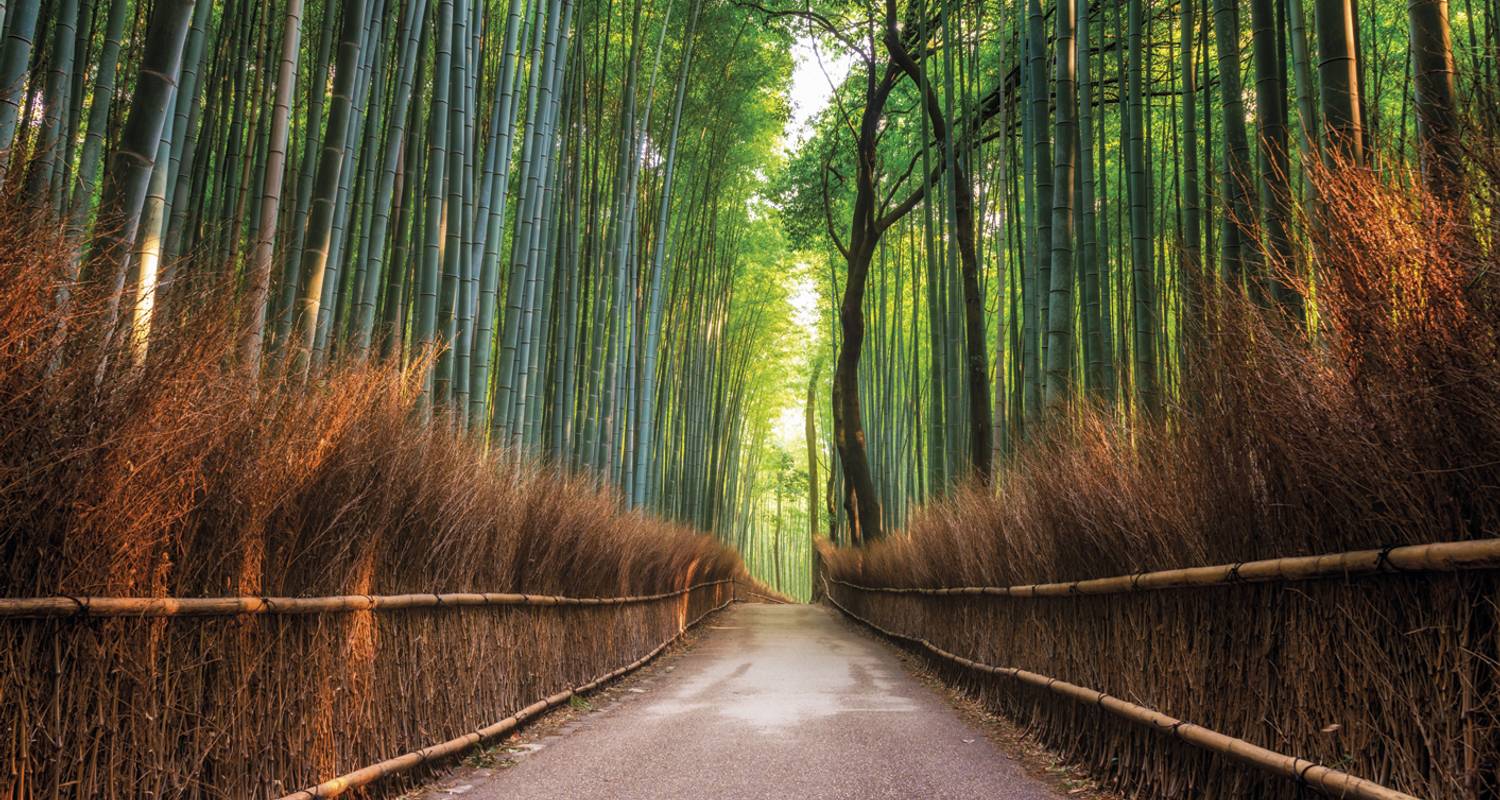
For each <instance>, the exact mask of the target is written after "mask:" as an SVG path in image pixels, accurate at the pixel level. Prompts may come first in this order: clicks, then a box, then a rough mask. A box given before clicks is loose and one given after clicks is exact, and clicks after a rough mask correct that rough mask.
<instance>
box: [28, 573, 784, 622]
mask: <svg viewBox="0 0 1500 800" xmlns="http://www.w3.org/2000/svg"><path fill="white" fill-rule="evenodd" d="M733 582H734V579H732V578H725V579H723V580H717V581H705V582H702V583H695V584H693V585H692V586H688V587H686V588H683V589H678V590H676V591H672V592H658V593H656V594H643V595H631V596H627V597H563V596H560V595H548V594H513V593H499V592H448V593H439V594H429V593H420V594H387V595H370V594H346V595H334V596H330V597H252V596H242V597H69V596H59V597H26V598H0V618H3V617H216V616H238V615H257V614H330V613H337V612H343V611H401V610H407V609H414V608H447V607H461V606H623V605H633V604H636V603H649V602H652V601H653V600H664V599H666V598H669V597H680V596H682V595H684V594H687V593H688V592H691V591H694V590H696V589H701V588H703V587H705V586H717V585H719V584H722V583H733ZM746 591H747V592H748V593H752V594H754V593H756V592H754V590H751V589H747V590H746Z"/></svg>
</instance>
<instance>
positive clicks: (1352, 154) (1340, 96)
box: [1314, 0, 1364, 169]
mask: <svg viewBox="0 0 1500 800" xmlns="http://www.w3.org/2000/svg"><path fill="white" fill-rule="evenodd" d="M1314 8H1315V11H1316V14H1317V27H1318V77H1319V79H1320V83H1321V92H1320V94H1321V95H1322V106H1323V144H1324V149H1323V156H1324V159H1325V161H1326V162H1327V164H1328V166H1329V168H1330V169H1336V168H1338V167H1339V166H1341V165H1343V164H1345V163H1348V164H1353V165H1358V164H1361V163H1363V162H1364V133H1363V123H1362V121H1361V119H1360V109H1359V67H1358V64H1357V63H1356V58H1355V47H1354V22H1355V21H1354V13H1353V11H1352V9H1351V7H1350V0H1316V4H1315V6H1314Z"/></svg>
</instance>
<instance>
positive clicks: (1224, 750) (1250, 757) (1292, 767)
mask: <svg viewBox="0 0 1500 800" xmlns="http://www.w3.org/2000/svg"><path fill="white" fill-rule="evenodd" d="M828 600H829V602H831V603H833V604H834V605H835V606H837V607H838V609H839V610H840V611H842V612H844V613H845V614H847V615H849V617H851V618H853V619H856V620H858V621H860V622H862V623H864V624H865V625H868V626H869V627H870V628H872V629H874V630H876V631H878V632H880V633H881V634H883V635H885V636H888V637H890V638H892V639H900V640H903V641H907V642H911V643H913V644H916V645H920V646H921V647H923V648H924V649H926V650H928V651H929V652H931V653H933V654H934V655H937V656H939V657H941V658H944V659H946V660H948V661H952V662H953V663H955V664H958V665H960V666H963V667H965V668H968V669H972V670H976V671H979V672H987V673H989V674H991V675H1004V676H1006V677H1009V678H1014V679H1016V680H1019V681H1021V682H1023V683H1028V684H1031V685H1032V686H1036V687H1038V688H1041V689H1046V690H1048V691H1051V692H1055V693H1057V694H1060V695H1064V696H1066V697H1070V698H1072V699H1074V700H1077V701H1078V702H1080V703H1093V704H1094V705H1097V706H1098V707H1100V708H1102V709H1104V710H1105V711H1108V712H1109V713H1111V714H1114V715H1115V716H1117V717H1120V718H1122V719H1124V720H1127V721H1129V722H1134V723H1136V724H1138V725H1143V726H1146V727H1149V728H1151V729H1153V730H1155V731H1157V732H1158V733H1162V734H1166V735H1168V736H1173V737H1176V738H1177V739H1180V740H1182V741H1184V742H1187V743H1188V744H1191V745H1194V746H1196V747H1199V748H1202V749H1204V750H1208V751H1210V752H1213V753H1218V754H1220V755H1226V756H1229V757H1230V758H1233V759H1235V760H1237V761H1240V762H1242V763H1244V764H1247V765H1249V766H1252V767H1255V768H1257V769H1260V770H1263V771H1265V772H1269V773H1272V774H1275V775H1279V776H1281V777H1284V778H1289V779H1291V780H1294V781H1297V782H1299V783H1303V784H1306V785H1307V786H1310V787H1312V788H1313V789H1316V790H1318V791H1320V792H1323V793H1324V794H1327V795H1330V796H1333V797H1339V798H1345V799H1346V800H1419V798H1416V797H1414V796H1412V795H1409V794H1405V793H1403V792H1398V791H1396V790H1395V789H1390V788H1387V787H1385V786H1381V785H1380V784H1378V783H1374V782H1371V781H1367V780H1365V779H1364V778H1360V777H1356V776H1354V775H1350V774H1349V773H1347V772H1340V771H1339V770H1336V769H1330V768H1328V767H1325V766H1322V765H1320V764H1318V763H1316V762H1313V761H1308V760H1307V759H1305V758H1297V757H1295V756H1289V755H1286V754H1283V753H1278V752H1276V751H1274V750H1267V749H1266V748H1264V747H1261V746H1259V745H1256V744H1252V743H1251V742H1247V741H1245V740H1244V739H1237V738H1235V737H1233V736H1229V735H1228V734H1224V733H1220V732H1218V731H1215V730H1212V729H1209V728H1205V727H1203V726H1202V725H1194V724H1193V723H1191V722H1185V721H1183V720H1180V719H1177V718H1175V717H1170V716H1168V715H1166V714H1163V713H1161V712H1160V711H1156V710H1155V709H1151V708H1147V707H1146V706H1142V705H1137V704H1135V703H1132V702H1130V701H1128V700H1121V699H1120V698H1118V697H1114V696H1112V695H1109V694H1105V693H1104V692H1101V691H1099V690H1097V689H1090V688H1088V687H1086V686H1079V685H1078V684H1076V683H1069V682H1067V681H1064V680H1059V679H1057V678H1052V677H1049V676H1047V675H1042V674H1039V673H1036V672H1030V671H1028V670H1024V669H1020V668H1017V667H997V666H994V665H991V664H985V663H982V662H979V661H974V660H973V659H969V658H964V657H963V656H960V655H957V654H955V653H950V652H948V651H947V650H944V649H942V648H941V647H938V646H937V645H935V644H933V643H932V642H929V641H927V640H926V639H922V638H919V637H916V636H908V635H906V634H904V633H897V632H896V631H893V630H889V629H887V628H883V627H881V626H879V625H877V624H875V623H874V622H871V621H870V620H867V619H865V618H864V617H861V616H859V615H858V614H855V613H854V612H853V611H850V610H849V609H847V608H845V607H844V606H843V604H841V603H839V601H838V600H837V599H835V598H834V596H833V594H832V593H831V592H829V593H828Z"/></svg>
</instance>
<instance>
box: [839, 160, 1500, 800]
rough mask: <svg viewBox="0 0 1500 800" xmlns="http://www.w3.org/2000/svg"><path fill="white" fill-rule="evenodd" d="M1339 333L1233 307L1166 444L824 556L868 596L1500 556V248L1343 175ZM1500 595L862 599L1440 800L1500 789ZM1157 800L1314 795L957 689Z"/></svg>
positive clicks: (1090, 435)
mask: <svg viewBox="0 0 1500 800" xmlns="http://www.w3.org/2000/svg"><path fill="white" fill-rule="evenodd" d="M1322 194H1323V197H1324V208H1323V211H1322V212H1321V213H1320V215H1319V216H1318V218H1317V219H1316V220H1315V221H1314V222H1315V223H1316V224H1315V225H1313V226H1312V227H1311V228H1310V229H1311V230H1314V231H1315V236H1316V239H1317V242H1318V245H1319V248H1318V252H1320V253H1321V254H1322V257H1321V258H1320V259H1319V263H1318V268H1317V275H1318V283H1317V285H1316V286H1315V287H1311V288H1309V287H1306V286H1304V287H1303V289H1304V291H1305V292H1307V294H1308V296H1309V298H1310V302H1311V304H1312V305H1314V306H1315V307H1316V309H1317V312H1318V321H1317V328H1316V334H1315V335H1314V336H1311V337H1309V336H1307V335H1305V334H1304V333H1303V332H1302V331H1300V330H1297V329H1293V328H1292V327H1291V326H1290V325H1288V324H1287V323H1286V321H1285V320H1282V319H1280V318H1279V317H1278V316H1277V315H1276V314H1274V313H1265V312H1262V311H1261V310H1258V309H1256V308H1253V307H1251V306H1248V305H1247V304H1245V303H1243V302H1239V301H1236V300H1231V299H1228V298H1225V297H1222V296H1215V295H1213V294H1210V297H1209V298H1208V301H1207V308H1206V315H1205V316H1206V317H1207V319H1208V320H1210V322H1209V324H1207V325H1205V326H1204V329H1203V333H1202V336H1201V342H1202V346H1201V348H1200V349H1199V350H1198V352H1197V353H1196V354H1195V357H1194V358H1193V360H1192V362H1191V363H1190V364H1189V369H1188V370H1187V375H1186V377H1185V379H1184V385H1183V388H1182V395H1181V399H1180V402H1179V403H1178V405H1177V407H1175V408H1174V409H1173V411H1172V413H1171V414H1170V415H1169V417H1168V422H1166V423H1156V424H1135V425H1131V426H1129V427H1127V428H1125V429H1123V430H1122V429H1120V428H1119V427H1118V426H1117V425H1116V424H1115V423H1114V422H1112V421H1110V419H1109V418H1108V417H1107V416H1105V415H1101V414H1098V413H1090V414H1087V415H1086V416H1085V418H1084V419H1083V420H1082V421H1081V422H1079V423H1078V424H1077V425H1076V426H1075V427H1070V428H1068V429H1067V430H1064V431H1054V432H1052V434H1050V435H1049V436H1048V437H1047V438H1046V439H1045V440H1044V441H1039V442H1036V443H1034V444H1033V445H1032V446H1031V447H1029V448H1028V449H1026V450H1025V451H1024V452H1022V453H1021V454H1020V455H1019V456H1018V457H1017V459H1016V460H1015V462H1014V463H1013V464H1011V465H1010V468H1009V469H1008V470H1006V472H1005V473H1004V474H1003V476H1001V478H1000V485H999V487H998V490H997V491H995V492H990V491H985V490H976V489H973V488H970V489H967V490H964V491H962V492H960V493H959V494H958V495H957V496H955V497H953V498H951V499H949V500H947V501H945V502H942V503H939V504H937V505H935V506H933V507H931V508H928V509H925V510H924V511H923V512H922V513H920V514H919V515H918V516H917V517H916V518H915V520H914V522H913V524H912V526H911V529H910V531H909V532H908V533H906V534H903V535H899V536H895V537H892V538H890V539H888V540H887V541H884V542H881V543H878V544H876V545H874V546H872V547H869V548H867V549H865V550H860V551H837V552H826V553H824V561H825V564H826V565H827V569H828V571H829V573H830V574H831V575H833V576H835V577H839V578H842V579H845V580H849V581H853V582H856V583H863V584H867V585H897V586H954V585H997V586H1003V585H1010V584H1020V583H1032V582H1041V581H1068V580H1077V579H1083V578H1091V577H1101V576H1107V575H1119V574H1130V573H1135V572H1140V571H1146V570H1156V569H1166V568H1174V567H1185V566H1196V565H1204V564H1220V563H1232V562H1237V561H1245V560H1252V559H1258V558H1270V557H1276V556H1287V555H1305V554H1314V553H1325V552H1337V551H1344V550H1350V549H1358V548H1376V547H1381V546H1388V545H1400V544H1411V543H1422V542H1432V541H1443V540H1452V539H1463V538H1478V537H1488V536H1495V535H1500V524H1497V523H1500V493H1497V492H1496V488H1497V487H1500V362H1497V353H1500V304H1497V302H1496V301H1497V295H1496V292H1495V277H1496V276H1495V273H1496V270H1497V268H1500V254H1497V253H1496V251H1495V250H1494V249H1493V247H1490V248H1482V247H1480V246H1479V245H1478V244H1476V240H1482V239H1484V238H1485V236H1486V234H1485V233H1484V232H1483V231H1482V230H1481V231H1478V232H1476V231H1475V229H1474V228H1471V227H1470V226H1469V225H1467V224H1461V221H1456V220H1455V219H1453V218H1452V217H1451V216H1448V215H1446V214H1444V213H1443V212H1442V211H1441V210H1440V209H1439V208H1438V207H1437V206H1436V205H1435V204H1433V203H1431V202H1430V201H1428V200H1427V199H1425V198H1423V197H1422V196H1421V195H1420V194H1418V193H1414V192H1411V191H1409V190H1403V189H1399V188H1395V187H1390V186H1386V185H1383V184H1381V183H1379V182H1378V181H1376V180H1375V179H1373V178H1371V177H1369V176H1367V175H1363V174H1345V175H1341V176H1340V177H1339V178H1338V180H1336V181H1334V180H1330V181H1327V182H1326V183H1325V185H1324V191H1323V193H1322ZM1497 588H1500V583H1497V581H1496V579H1495V577H1493V576H1491V575H1471V576H1463V577H1456V576H1439V577H1436V578H1427V577H1405V576H1403V577H1399V578H1374V579H1370V580H1365V581H1355V582H1337V581H1333V582H1321V583H1311V584H1299V585H1294V586H1281V585H1260V586H1230V587H1222V588H1211V589H1202V590H1192V591H1181V592H1166V593H1151V594H1146V595H1139V596H1109V597H1098V598H1068V599H1055V600H1004V599H981V600H972V599H970V600H964V599H951V598H949V599H942V598H919V597H912V596H889V595H879V596H874V595H872V596H862V595H858V594H856V593H853V592H849V591H846V590H841V591H840V593H839V597H840V600H841V602H843V601H845V600H847V601H848V603H849V604H850V605H851V608H853V609H854V610H855V611H856V613H860V614H863V615H865V616H868V617H870V618H872V619H874V620H876V621H878V622H880V624H882V625H886V626H888V627H891V628H894V629H897V630H902V631H906V632H912V633H917V634H919V635H921V636H923V637H926V638H928V639H930V640H932V641H933V642H934V643H936V644H938V645H939V646H942V647H945V648H947V649H949V650H953V651H956V652H960V653H963V654H965V655H968V656H970V657H972V658H975V659H978V660H981V661H986V662H988V663H992V664H1000V665H1007V666H1019V667H1024V668H1027V669H1031V670H1034V671H1037V672H1041V673H1043V674H1048V675H1053V676H1056V677H1059V678H1063V679H1066V680H1070V681H1074V682H1076V683H1081V684H1083V685H1086V686H1090V687H1094V688H1097V689H1101V690H1104V691H1107V692H1110V693H1111V694H1114V695H1116V696H1120V697H1124V698H1127V699H1130V700H1133V701H1135V702H1139V703H1143V704H1145V705H1148V706H1153V707H1156V708H1158V709H1160V710H1162V711H1165V712H1167V713H1169V714H1172V715H1174V716H1177V717H1180V718H1184V719H1189V720H1192V721H1194V722H1197V723H1200V724H1203V725H1207V726H1209V727H1212V728H1216V729H1218V730H1221V731H1224V732H1226V733H1229V734H1231V735H1235V736H1241V737H1244V738H1247V739H1250V740H1252V741H1254V742H1256V743H1258V744H1261V745H1263V746H1266V747H1270V748H1272V749H1276V750H1280V751H1282V752H1285V753H1290V754H1294V755H1301V756H1306V757H1310V758H1315V759H1318V760H1321V761H1322V762H1323V763H1325V764H1327V765H1330V766H1336V767H1339V768H1341V769H1346V770H1348V771H1351V772H1353V773H1354V774H1357V775H1360V776H1362V777H1367V778H1370V779H1373V780H1377V781H1380V782H1384V783H1387V784H1388V785H1391V786H1394V787H1396V788H1399V789H1402V790H1404V791H1407V792H1410V793H1412V794H1415V795H1418V796H1421V797H1429V798H1449V797H1481V796H1484V797H1490V796H1494V794H1495V793H1496V792H1500V778H1497V771H1500V732H1497V731H1500V726H1497V718H1496V715H1497V712H1500V697H1497V696H1496V695H1495V691H1494V689H1495V687H1496V685H1497V680H1496V679H1497V677H1500V676H1497V660H1496V659H1497V640H1496V635H1495V622H1496V599H1497ZM949 674H950V675H952V677H954V678H955V679H958V680H961V681H962V682H964V683H965V685H967V686H970V687H971V688H973V689H974V690H975V691H976V692H979V693H981V694H982V695H983V696H984V697H985V698H986V700H987V701H988V702H989V703H990V704H991V706H992V707H995V708H998V709H1001V710H1004V711H1006V712H1007V713H1009V714H1011V715H1012V716H1014V717H1017V718H1019V719H1021V720H1023V721H1025V722H1026V723H1027V724H1028V725H1029V726H1031V727H1032V729H1033V730H1034V731H1036V732H1037V733H1039V734H1040V735H1041V736H1042V738H1044V739H1045V740H1046V741H1047V742H1049V743H1050V744H1052V745H1053V746H1055V747H1058V748H1060V749H1062V750H1064V751H1066V752H1067V753H1069V754H1070V755H1072V756H1073V757H1074V758H1077V759H1079V760H1080V761H1083V762H1085V763H1087V764H1089V765H1090V766H1091V767H1092V768H1093V769H1094V771H1095V772H1096V774H1098V775H1100V776H1102V777H1104V778H1106V779H1109V780H1110V781H1112V782H1114V783H1115V784H1117V785H1119V786H1121V787H1122V788H1124V789H1126V790H1128V791H1131V792H1133V793H1135V794H1138V795H1140V796H1165V797H1281V796H1290V793H1291V792H1293V791H1295V790H1294V789H1293V787H1291V786H1290V785H1287V784H1283V783H1279V782H1275V781H1269V780H1267V779H1264V778H1262V777H1260V776H1256V775H1252V774H1249V773H1247V772H1245V771H1244V770H1241V769H1238V768H1235V767H1233V766H1232V765H1231V764H1229V763H1228V762H1225V761H1223V760H1220V759H1215V758H1209V757H1206V756H1204V755H1202V754H1198V753H1193V752H1191V751H1190V750H1188V749H1186V748H1185V747H1184V746H1182V745H1180V744H1178V743H1176V742H1173V741H1170V740H1168V739H1166V738H1165V737H1161V736H1158V735H1156V734H1154V733H1151V732H1149V731H1144V730H1141V729H1137V728H1132V727H1130V726H1128V725H1126V724H1124V723H1121V722H1118V721H1115V720H1112V719H1110V718H1108V717H1107V716H1106V715H1103V714H1102V713H1101V712H1098V711H1097V710H1095V709H1092V708H1080V707H1077V706H1075V705H1071V704H1069V702H1068V701H1062V700H1056V699H1052V698H1050V697H1047V696H1045V693H1041V692H1033V691H1029V690H1022V689H1018V688H1017V687H1016V686H1015V685H1014V684H1010V683H1006V682H1004V681H1001V682H998V683H996V682H989V681H979V680H976V679H975V678H974V677H973V676H971V675H959V674H957V673H952V672H950V673H949Z"/></svg>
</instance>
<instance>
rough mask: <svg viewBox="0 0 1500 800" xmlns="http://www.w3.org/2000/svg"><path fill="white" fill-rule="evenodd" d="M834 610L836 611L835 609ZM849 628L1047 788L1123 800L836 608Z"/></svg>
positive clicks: (1095, 799)
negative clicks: (891, 655)
mask: <svg viewBox="0 0 1500 800" xmlns="http://www.w3.org/2000/svg"><path fill="white" fill-rule="evenodd" d="M829 608H830V609H832V607H831V606H829ZM832 611H833V613H834V614H837V615H838V617H839V619H840V620H842V621H843V623H844V624H845V625H847V626H849V627H850V628H851V629H854V630H857V631H859V634H860V635H861V636H864V637H865V638H867V639H871V640H873V641H878V642H880V643H881V644H882V645H883V646H885V647H888V648H890V649H891V650H893V651H895V653H896V657H897V659H898V660H899V661H900V662H901V665H902V667H904V668H905V669H906V671H907V674H909V675H911V676H912V677H913V678H915V679H916V680H917V681H918V682H919V683H921V684H922V685H923V686H926V687H927V688H928V689H931V690H932V691H933V692H935V693H937V694H939V695H941V696H943V697H944V698H945V699H947V701H948V704H949V705H950V706H952V707H953V708H954V710H956V711H958V713H959V714H960V715H961V716H962V717H963V718H964V721H966V722H968V723H969V724H970V725H973V726H974V727H976V728H978V729H979V730H981V731H983V732H984V735H985V738H987V739H989V740H990V742H991V743H992V744H994V745H995V748H996V749H997V750H999V751H1000V752H1001V753H1003V754H1005V755H1006V756H1008V757H1009V758H1010V759H1011V760H1013V761H1015V762H1016V763H1017V764H1018V765H1020V767H1021V768H1022V769H1023V770H1024V771H1025V772H1026V774H1027V775H1028V776H1030V777H1031V778H1033V779H1035V780H1037V781H1040V782H1042V783H1045V784H1046V785H1047V786H1049V787H1051V788H1052V789H1053V790H1054V791H1056V792H1057V793H1058V794H1059V795H1061V796H1063V797H1067V798H1070V799H1071V798H1076V799H1077V800H1123V797H1124V796H1123V795H1120V794H1117V793H1114V792H1111V791H1109V790H1107V789H1105V788H1104V787H1103V786H1101V785H1100V784H1099V782H1098V781H1097V780H1095V779H1094V778H1093V776H1091V775H1090V774H1089V773H1088V770H1086V769H1084V768H1083V767H1081V766H1079V765H1077V764H1073V763H1070V762H1069V761H1068V760H1067V759H1064V758H1063V757H1062V756H1061V755H1058V754H1057V753H1055V752H1053V751H1052V750H1050V749H1048V748H1047V747H1046V746H1045V745H1044V744H1042V743H1041V742H1040V741H1039V740H1038V739H1037V738H1036V737H1034V736H1032V735H1030V734H1028V733H1027V732H1026V731H1025V730H1024V729H1023V728H1021V727H1020V726H1019V725H1017V724H1015V723H1014V722H1012V721H1011V720H1009V719H1007V718H1006V717H1003V716H1001V715H999V714H996V713H994V712H993V711H990V710H989V709H987V708H985V707H984V705H983V704H981V703H980V702H979V701H978V700H976V699H974V698H973V697H970V696H968V695H967V694H965V693H964V692H963V691H962V690H960V689H958V688H957V687H955V686H953V685H952V684H949V683H947V682H945V681H943V680H942V679H941V678H939V677H938V675H937V673H936V672H935V671H933V669H932V667H931V666H930V665H929V663H928V661H927V660H926V659H925V658H923V657H922V656H921V655H919V654H917V653H914V652H912V651H910V650H907V649H906V648H904V647H899V646H897V645H896V644H894V643H893V642H891V641H890V640H889V639H887V638H885V637H884V636H881V635H879V634H878V633H876V632H874V631H872V630H870V629H869V628H868V627H866V626H864V625H862V624H860V623H859V622H856V621H855V620H852V619H849V618H848V617H847V616H845V615H844V614H841V613H839V612H838V610H837V609H832Z"/></svg>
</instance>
